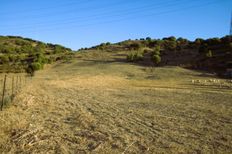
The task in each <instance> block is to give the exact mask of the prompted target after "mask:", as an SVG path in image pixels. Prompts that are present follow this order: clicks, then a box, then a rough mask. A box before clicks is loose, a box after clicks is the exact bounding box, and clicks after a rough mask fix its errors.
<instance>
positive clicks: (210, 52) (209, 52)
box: [206, 50, 213, 58]
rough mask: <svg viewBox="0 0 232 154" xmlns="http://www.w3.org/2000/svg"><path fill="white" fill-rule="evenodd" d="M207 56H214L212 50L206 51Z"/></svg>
mask: <svg viewBox="0 0 232 154" xmlns="http://www.w3.org/2000/svg"><path fill="white" fill-rule="evenodd" d="M206 57H208V58H211V57H213V54H212V51H211V50H208V52H207V53H206Z"/></svg>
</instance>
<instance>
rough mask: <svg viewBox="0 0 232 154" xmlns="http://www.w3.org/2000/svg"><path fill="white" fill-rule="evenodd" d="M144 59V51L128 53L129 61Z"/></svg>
mask: <svg viewBox="0 0 232 154" xmlns="http://www.w3.org/2000/svg"><path fill="white" fill-rule="evenodd" d="M141 60H143V53H142V52H132V53H130V54H128V55H127V61H129V62H136V61H141Z"/></svg>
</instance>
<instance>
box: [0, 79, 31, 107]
mask: <svg viewBox="0 0 232 154" xmlns="http://www.w3.org/2000/svg"><path fill="white" fill-rule="evenodd" d="M27 78H28V77H27V76H26V75H22V74H20V75H18V74H14V75H8V74H5V75H4V77H3V79H0V86H1V87H0V94H1V104H0V110H1V111H2V110H3V108H4V106H5V105H6V104H7V103H10V102H12V101H13V99H14V97H15V96H16V95H17V93H18V92H20V90H21V89H23V88H24V87H25V85H26V83H27Z"/></svg>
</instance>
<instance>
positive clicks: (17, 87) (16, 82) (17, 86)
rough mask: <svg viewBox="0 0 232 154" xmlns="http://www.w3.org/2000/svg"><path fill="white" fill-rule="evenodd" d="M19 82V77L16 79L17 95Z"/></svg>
mask: <svg viewBox="0 0 232 154" xmlns="http://www.w3.org/2000/svg"><path fill="white" fill-rule="evenodd" d="M18 80H19V76H17V77H16V93H18V84H19V83H18Z"/></svg>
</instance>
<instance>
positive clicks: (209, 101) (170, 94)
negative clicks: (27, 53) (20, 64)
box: [0, 55, 232, 153]
mask: <svg viewBox="0 0 232 154" xmlns="http://www.w3.org/2000/svg"><path fill="white" fill-rule="evenodd" d="M82 57H84V58H78V59H77V60H74V61H73V62H72V63H68V64H65V63H63V64H57V65H55V66H53V67H49V68H47V69H46V70H44V71H40V72H38V73H36V76H35V77H34V78H33V79H32V80H31V81H30V82H29V83H28V85H27V87H26V88H25V89H23V91H21V93H20V94H18V95H17V97H16V98H15V100H14V102H13V103H11V104H10V105H9V106H8V107H7V108H5V109H4V111H3V112H1V113H0V122H1V126H0V137H1V139H0V152H1V153H231V152H232V106H231V100H232V91H231V89H230V88H226V87H219V86H214V87H211V86H202V85H199V84H192V83H191V80H192V79H201V80H203V79H205V80H208V79H210V78H215V77H213V76H212V77H205V76H201V74H202V73H199V72H194V71H190V70H185V69H182V68H178V67H166V68H156V69H146V68H144V67H141V66H136V65H131V64H126V63H120V62H99V61H92V59H91V57H88V55H85V56H83V55H82ZM86 57H88V58H89V60H91V61H89V60H86ZM225 82H226V81H225Z"/></svg>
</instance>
